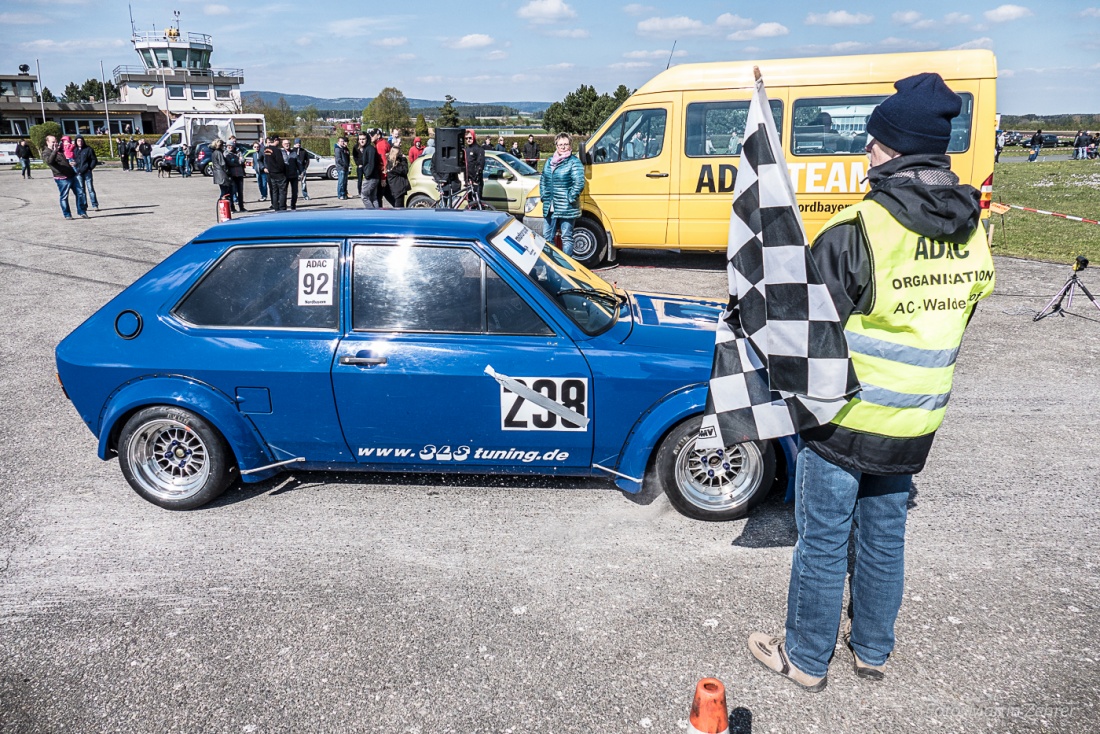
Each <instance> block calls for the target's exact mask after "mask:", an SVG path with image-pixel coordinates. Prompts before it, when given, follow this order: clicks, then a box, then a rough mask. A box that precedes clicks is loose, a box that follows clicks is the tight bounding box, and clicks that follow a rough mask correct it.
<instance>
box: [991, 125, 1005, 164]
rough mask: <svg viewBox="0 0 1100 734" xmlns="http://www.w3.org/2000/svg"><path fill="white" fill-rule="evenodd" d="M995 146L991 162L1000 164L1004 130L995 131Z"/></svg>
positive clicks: (1003, 145) (1003, 144) (1003, 146)
mask: <svg viewBox="0 0 1100 734" xmlns="http://www.w3.org/2000/svg"><path fill="white" fill-rule="evenodd" d="M995 146H996V152H995V153H994V154H993V162H994V163H1000V162H1001V151H1002V150H1004V149H1005V131H1004V130H998V131H997V139H996V143H995Z"/></svg>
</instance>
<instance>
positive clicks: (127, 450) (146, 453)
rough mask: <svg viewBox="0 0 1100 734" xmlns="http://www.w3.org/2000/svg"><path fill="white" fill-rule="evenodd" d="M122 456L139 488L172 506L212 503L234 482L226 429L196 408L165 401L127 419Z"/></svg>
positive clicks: (163, 504) (120, 448)
mask: <svg viewBox="0 0 1100 734" xmlns="http://www.w3.org/2000/svg"><path fill="white" fill-rule="evenodd" d="M118 460H119V465H120V466H121V467H122V474H123V476H125V477H126V481H127V482H129V483H130V486H131V487H133V488H134V491H135V492H137V493H138V494H139V495H141V496H142V497H144V498H145V499H147V500H149V501H150V502H152V503H153V504H155V505H159V506H160V507H164V508H166V509H169V510H191V509H194V508H196V507H200V506H201V505H204V504H206V503H207V502H210V501H211V500H213V499H215V498H216V497H218V496H219V495H221V494H222V493H223V492H224V491H225V490H226V489H227V488H228V487H229V485H230V484H231V483H232V481H233V475H234V471H235V467H234V465H233V461H232V454H231V452H230V450H229V446H228V445H227V444H226V442H225V439H224V438H222V436H221V434H219V433H218V432H217V431H216V430H215V429H214V428H213V427H212V426H210V424H209V423H207V422H206V421H205V420H203V419H202V418H200V417H199V416H197V415H195V414H194V413H192V412H191V411H189V410H184V409H182V408H170V407H167V406H163V405H156V406H152V407H149V408H143V409H142V410H139V411H138V412H137V413H135V414H134V415H133V416H132V417H131V418H130V420H128V421H126V425H125V426H124V427H123V429H122V433H121V434H119V438H118Z"/></svg>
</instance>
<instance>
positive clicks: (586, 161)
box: [579, 141, 592, 166]
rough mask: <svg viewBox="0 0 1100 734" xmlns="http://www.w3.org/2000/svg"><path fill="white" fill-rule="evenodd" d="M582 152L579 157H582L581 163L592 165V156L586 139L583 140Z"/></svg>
mask: <svg viewBox="0 0 1100 734" xmlns="http://www.w3.org/2000/svg"><path fill="white" fill-rule="evenodd" d="M580 152H581V154H580V156H579V157H580V159H581V163H583V164H584V165H586V166H590V165H592V156H590V155H589V154H588V151H587V150H586V149H585V147H584V141H582V142H581V151H580Z"/></svg>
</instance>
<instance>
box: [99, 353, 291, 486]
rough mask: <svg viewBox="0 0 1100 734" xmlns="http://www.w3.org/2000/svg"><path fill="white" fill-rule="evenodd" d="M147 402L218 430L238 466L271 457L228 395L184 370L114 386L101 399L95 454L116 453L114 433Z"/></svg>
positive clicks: (260, 476) (248, 466)
mask: <svg viewBox="0 0 1100 734" xmlns="http://www.w3.org/2000/svg"><path fill="white" fill-rule="evenodd" d="M152 405H165V406H168V407H178V408H186V409H187V410H190V411H191V412H192V413H195V414H196V415H198V416H200V417H202V418H203V420H205V421H206V422H208V423H209V424H210V425H211V426H213V427H214V429H215V430H216V431H218V432H219V433H220V434H221V435H222V437H223V438H225V440H226V442H227V443H228V444H229V449H230V451H232V452H233V455H234V457H235V458H236V460H237V466H238V467H240V468H241V469H246V470H247V469H251V468H254V467H257V466H263V465H265V464H270V463H272V462H273V461H274V459H272V458H270V456H271V454H270V452H269V451H268V449H267V445H266V444H265V443H264V440H263V437H262V436H261V435H260V433H259V431H257V430H256V427H255V426H254V425H253V424H252V421H250V420H248V419H247V418H246V417H245V416H244V415H242V414H241V413H240V411H238V410H237V405H236V402H235V401H234V400H233V399H232V398H230V397H229V396H228V395H226V394H225V393H223V392H222V391H220V390H218V389H217V388H215V387H213V386H212V385H208V384H206V383H204V382H200V381H199V380H196V379H194V378H192V377H187V376H184V375H150V376H145V377H138V378H135V379H133V380H130V381H129V382H126V383H124V384H122V385H120V386H119V387H118V388H117V389H116V390H115V391H114V392H113V393H111V395H110V396H109V397H108V398H107V400H106V402H104V404H103V410H102V411H101V412H100V416H99V432H98V433H99V452H98V453H99V458H101V459H104V460H106V459H110V458H111V457H112V456H113V455H115V454H117V453H118V450H117V442H118V434H119V433H120V431H121V430H122V426H123V425H124V424H125V421H126V419H128V418H129V417H130V415H131V414H133V413H134V412H135V411H137V410H140V409H141V408H146V407H149V406H152ZM268 476H270V474H269V473H267V472H257V473H256V474H249V475H246V476H244V477H243V479H244V480H245V481H246V482H251V481H259V480H260V479H264V478H267V477H268Z"/></svg>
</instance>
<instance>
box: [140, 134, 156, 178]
mask: <svg viewBox="0 0 1100 734" xmlns="http://www.w3.org/2000/svg"><path fill="white" fill-rule="evenodd" d="M138 154H139V155H140V156H141V167H142V168H144V169H145V172H146V173H152V172H153V159H152V157H151V156H152V154H153V146H151V145H149V141H147V140H146V139H145V138H142V139H141V140H140V141H139V142H138Z"/></svg>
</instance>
